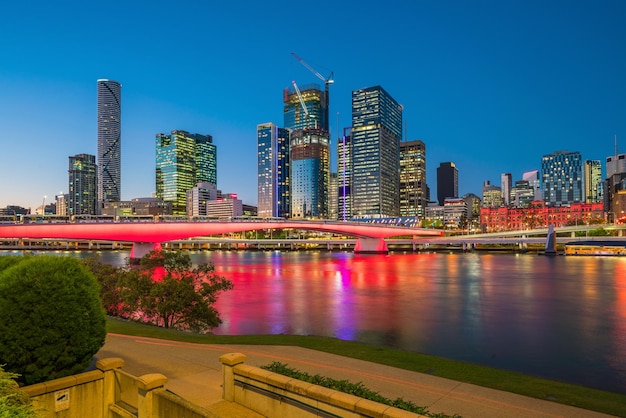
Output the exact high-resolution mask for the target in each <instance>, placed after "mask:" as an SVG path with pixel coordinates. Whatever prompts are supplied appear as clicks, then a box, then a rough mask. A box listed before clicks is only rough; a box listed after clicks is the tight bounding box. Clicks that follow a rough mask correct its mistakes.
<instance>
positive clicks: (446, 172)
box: [437, 162, 459, 206]
mask: <svg viewBox="0 0 626 418" xmlns="http://www.w3.org/2000/svg"><path fill="white" fill-rule="evenodd" d="M448 197H450V198H457V197H459V170H458V169H457V168H456V165H455V164H454V163H453V162H445V163H439V167H437V200H438V201H439V205H440V206H443V204H444V202H445V200H446V198H448Z"/></svg>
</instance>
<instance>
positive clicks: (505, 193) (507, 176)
mask: <svg viewBox="0 0 626 418" xmlns="http://www.w3.org/2000/svg"><path fill="white" fill-rule="evenodd" d="M500 179H501V180H500V188H501V189H502V200H503V201H504V206H509V205H511V189H512V188H513V176H512V175H511V173H502V175H501V176H500Z"/></svg>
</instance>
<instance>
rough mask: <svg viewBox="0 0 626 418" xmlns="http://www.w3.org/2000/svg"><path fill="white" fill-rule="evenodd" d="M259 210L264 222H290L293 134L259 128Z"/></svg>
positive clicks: (265, 126)
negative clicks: (276, 219)
mask: <svg viewBox="0 0 626 418" xmlns="http://www.w3.org/2000/svg"><path fill="white" fill-rule="evenodd" d="M257 157H258V195H257V197H258V209H257V214H258V216H260V217H262V218H270V217H281V218H288V217H289V216H290V214H291V207H290V193H289V189H290V182H289V170H290V164H289V157H290V156H289V130H288V129H285V128H279V127H277V126H276V125H275V124H273V123H271V122H269V123H263V124H260V125H257Z"/></svg>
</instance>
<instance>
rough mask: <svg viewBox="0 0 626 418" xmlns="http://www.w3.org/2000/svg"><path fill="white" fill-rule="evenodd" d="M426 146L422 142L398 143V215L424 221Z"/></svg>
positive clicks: (425, 204)
mask: <svg viewBox="0 0 626 418" xmlns="http://www.w3.org/2000/svg"><path fill="white" fill-rule="evenodd" d="M428 200H429V196H428V187H427V186H426V145H425V144H424V142H423V141H420V140H414V141H401V142H400V215H401V216H417V217H418V218H419V219H424V217H425V214H426V212H425V211H426V206H427V204H428Z"/></svg>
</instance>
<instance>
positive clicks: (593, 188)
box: [583, 160, 604, 203]
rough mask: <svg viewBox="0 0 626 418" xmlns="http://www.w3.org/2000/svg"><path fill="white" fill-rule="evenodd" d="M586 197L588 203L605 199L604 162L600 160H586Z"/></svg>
mask: <svg viewBox="0 0 626 418" xmlns="http://www.w3.org/2000/svg"><path fill="white" fill-rule="evenodd" d="M583 178H584V180H585V187H584V189H585V197H584V201H585V202H586V203H599V202H603V201H604V193H603V191H604V185H603V180H602V163H601V162H600V160H585V174H584V176H583Z"/></svg>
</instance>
